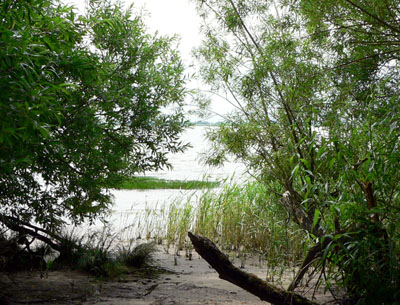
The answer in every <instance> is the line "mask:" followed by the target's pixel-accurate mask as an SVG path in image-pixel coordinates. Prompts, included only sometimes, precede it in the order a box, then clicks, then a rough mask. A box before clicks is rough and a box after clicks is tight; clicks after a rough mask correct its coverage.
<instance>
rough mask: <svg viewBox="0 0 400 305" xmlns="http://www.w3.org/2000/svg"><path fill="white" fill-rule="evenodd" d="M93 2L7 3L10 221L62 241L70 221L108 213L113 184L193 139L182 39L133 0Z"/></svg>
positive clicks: (0, 28)
mask: <svg viewBox="0 0 400 305" xmlns="http://www.w3.org/2000/svg"><path fill="white" fill-rule="evenodd" d="M88 4H89V6H88V9H87V12H86V14H85V15H84V16H78V15H77V14H76V12H75V10H74V9H73V8H71V7H67V6H63V5H61V4H60V3H59V2H58V1H51V0H31V1H13V0H5V1H2V2H1V5H0V20H1V23H0V35H1V42H0V117H1V120H0V212H1V216H0V221H1V222H2V223H3V224H5V225H6V226H8V227H9V228H11V229H12V230H14V231H17V232H19V233H21V234H28V235H29V234H32V235H34V236H36V237H37V238H41V239H42V240H44V241H46V242H49V243H51V244H52V245H53V246H56V244H54V243H52V242H51V239H52V238H50V239H49V234H50V236H52V237H55V236H56V235H55V234H54V233H57V232H58V230H59V229H60V227H61V225H62V224H63V222H65V221H72V222H74V223H80V222H81V221H85V220H89V221H91V220H93V219H95V217H97V216H99V215H102V213H104V212H105V211H107V209H108V207H109V206H110V204H111V202H112V201H111V199H112V198H111V196H110V193H109V191H108V190H107V189H108V188H109V187H111V186H113V185H115V183H118V181H120V180H121V179H122V178H123V177H124V176H127V175H133V174H135V173H138V172H144V171H146V170H150V169H152V170H154V169H158V168H161V167H164V166H168V160H167V152H180V151H183V150H184V149H185V147H186V145H185V144H183V143H181V142H180V140H179V138H180V132H181V131H182V130H183V129H184V128H185V127H186V126H187V121H186V120H185V119H184V113H183V108H182V107H183V100H184V96H185V89H184V83H185V80H184V76H183V66H182V63H181V60H180V57H179V55H178V53H177V52H176V51H175V50H174V48H173V45H174V39H172V38H168V37H158V36H154V35H149V34H147V33H146V27H145V25H144V23H143V20H142V18H141V16H139V15H134V14H133V13H132V10H131V9H129V10H124V9H123V7H122V4H112V3H111V2H110V1H107V0H104V1H103V0H93V1H89V3H88ZM44 232H46V233H47V234H45V233H44ZM41 234H42V235H41ZM53 241H54V240H53Z"/></svg>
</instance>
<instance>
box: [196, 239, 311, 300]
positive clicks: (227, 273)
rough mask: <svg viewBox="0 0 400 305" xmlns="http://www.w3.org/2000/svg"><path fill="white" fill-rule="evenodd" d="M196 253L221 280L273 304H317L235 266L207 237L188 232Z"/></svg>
mask: <svg viewBox="0 0 400 305" xmlns="http://www.w3.org/2000/svg"><path fill="white" fill-rule="evenodd" d="M188 235H189V238H190V240H191V241H192V243H193V246H194V248H195V250H196V251H197V253H199V255H200V256H201V257H202V258H204V259H205V260H206V261H207V262H208V263H209V264H210V265H211V267H213V268H214V269H215V270H216V271H217V272H218V274H219V277H220V278H221V279H223V280H226V281H228V282H231V283H232V284H235V285H237V286H239V287H240V288H243V289H244V290H247V291H248V292H250V293H252V294H254V295H255V296H257V297H259V298H260V299H261V300H263V301H266V302H270V303H271V304H273V305H289V304H290V305H317V303H314V302H312V301H310V300H308V299H306V298H304V297H303V296H301V295H299V294H296V293H294V292H291V291H286V290H283V289H279V288H277V287H274V286H272V285H270V284H268V283H267V282H265V281H263V280H261V279H260V278H258V277H257V276H255V275H254V274H251V273H247V272H244V271H242V270H240V269H239V268H237V267H235V266H234V265H233V264H232V263H231V262H230V261H229V259H228V257H227V256H226V255H225V254H224V253H222V252H221V251H220V250H219V249H218V248H217V246H216V245H215V244H214V243H213V242H212V241H211V240H209V239H208V238H205V237H202V236H200V235H195V234H192V233H191V232H189V233H188Z"/></svg>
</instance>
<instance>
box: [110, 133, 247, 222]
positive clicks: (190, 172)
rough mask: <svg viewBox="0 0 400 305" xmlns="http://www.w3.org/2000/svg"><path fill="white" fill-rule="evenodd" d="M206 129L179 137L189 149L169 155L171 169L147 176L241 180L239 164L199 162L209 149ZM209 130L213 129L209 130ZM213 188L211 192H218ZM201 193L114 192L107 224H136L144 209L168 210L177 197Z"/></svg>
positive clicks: (241, 169)
mask: <svg viewBox="0 0 400 305" xmlns="http://www.w3.org/2000/svg"><path fill="white" fill-rule="evenodd" d="M207 128H210V127H205V126H195V127H193V128H191V129H189V130H187V131H186V132H185V133H184V134H183V135H182V141H184V142H189V143H191V145H192V147H191V148H189V149H188V150H187V151H185V152H184V153H179V154H171V155H170V163H171V164H172V169H171V170H162V171H158V172H149V173H146V176H151V177H157V178H163V179H174V180H202V179H207V180H210V181H215V180H222V179H228V178H231V177H232V176H233V177H237V178H241V177H243V175H244V173H245V167H244V165H243V164H241V163H238V162H227V163H226V164H225V165H224V166H223V167H218V168H214V167H208V166H205V165H204V164H202V163H201V162H200V161H199V154H200V153H201V152H204V151H205V150H207V149H208V148H209V142H208V141H207V139H206V138H205V132H206V130H207ZM211 128H212V127H211ZM218 190H219V189H218V188H217V189H214V190H213V191H216V192H217V191H218ZM201 192H202V191H201V190H198V191H193V190H190V191H187V190H113V191H112V194H113V195H114V206H113V208H112V214H111V215H110V217H109V218H108V221H109V223H110V224H112V225H113V226H114V227H115V228H116V229H121V228H123V227H126V226H129V225H131V223H133V222H135V221H136V222H137V221H138V218H140V217H141V216H139V217H138V215H139V214H140V215H142V214H143V213H142V212H143V211H145V210H146V209H153V210H154V209H159V208H160V207H162V206H164V207H168V205H169V204H170V203H171V202H173V201H174V200H175V199H176V198H181V199H183V200H186V199H185V198H187V197H189V196H191V198H196V195H198V194H200V193H201Z"/></svg>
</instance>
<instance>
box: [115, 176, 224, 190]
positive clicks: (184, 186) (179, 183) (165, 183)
mask: <svg viewBox="0 0 400 305" xmlns="http://www.w3.org/2000/svg"><path fill="white" fill-rule="evenodd" d="M219 185H220V182H218V181H204V180H166V179H160V178H155V177H132V178H127V179H126V180H125V181H123V182H122V183H121V184H120V185H118V186H117V188H118V189H125V190H156V189H181V190H197V189H208V188H215V187H218V186H219Z"/></svg>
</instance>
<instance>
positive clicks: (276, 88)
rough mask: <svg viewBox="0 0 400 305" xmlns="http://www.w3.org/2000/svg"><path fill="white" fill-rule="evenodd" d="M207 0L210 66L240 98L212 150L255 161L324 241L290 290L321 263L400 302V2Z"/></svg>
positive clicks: (292, 213) (348, 283) (201, 55)
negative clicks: (399, 67) (306, 273)
mask: <svg viewBox="0 0 400 305" xmlns="http://www.w3.org/2000/svg"><path fill="white" fill-rule="evenodd" d="M197 3H198V9H199V12H200V14H201V16H203V18H204V20H205V21H204V33H205V34H206V36H207V40H206V41H205V42H204V43H203V46H202V47H201V48H199V49H198V50H197V57H198V59H199V61H200V62H201V70H200V74H201V76H202V79H203V80H204V81H205V82H206V83H207V84H209V85H210V86H211V88H212V90H214V91H215V92H217V93H218V94H219V95H221V94H222V95H225V96H226V97H227V99H229V100H230V101H231V102H232V104H233V105H234V106H235V107H236V111H234V112H232V113H231V114H230V115H229V117H228V119H227V120H226V122H225V123H224V124H222V125H221V126H220V127H219V128H218V129H216V130H215V131H212V132H210V133H209V138H210V139H211V140H212V141H213V143H214V145H213V149H212V150H210V152H209V154H208V156H207V160H208V162H209V163H211V164H218V163H221V162H223V161H224V160H225V158H226V155H227V154H231V155H234V156H235V157H236V158H238V159H240V160H242V161H244V162H245V163H246V164H247V166H248V168H249V169H250V170H252V171H253V172H254V173H255V176H256V177H257V178H258V179H259V180H260V181H262V182H263V183H265V185H266V186H270V185H273V187H272V188H271V193H276V189H277V188H278V189H280V194H277V195H276V201H275V203H273V204H280V205H282V206H284V207H285V208H286V209H287V211H288V215H289V217H290V219H291V220H292V221H294V222H295V223H297V224H298V225H299V227H300V228H302V229H303V230H305V231H306V232H308V234H309V236H310V239H311V240H312V241H313V242H314V246H312V247H311V248H310V249H309V252H308V254H307V256H306V257H305V261H304V263H303V266H302V267H301V270H300V272H299V273H298V275H297V279H296V280H295V281H294V282H293V283H292V285H290V287H289V289H290V290H293V289H295V287H296V285H297V283H298V280H299V279H300V278H301V277H302V276H303V275H304V272H305V271H306V270H307V268H308V266H310V265H311V263H313V262H314V265H316V266H318V268H319V270H320V272H321V275H324V276H325V277H326V283H327V285H328V286H327V288H328V289H329V288H330V286H329V283H334V284H336V285H340V286H341V287H343V288H344V289H346V292H347V298H348V301H349V300H350V301H351V302H353V303H357V302H358V303H359V304H377V303H380V304H381V303H385V304H389V303H394V302H395V301H396V300H397V299H398V298H399V295H398V291H399V289H398V287H399V281H398V279H399V271H400V262H399V254H400V248H399V237H400V236H399V223H398V221H397V220H396V219H398V217H399V211H400V209H399V207H400V201H399V200H398V194H399V191H400V189H399V183H398V181H399V178H400V176H399V175H400V172H399V171H398V162H399V160H400V155H399V147H398V139H399V136H400V134H399V133H400V128H399V127H400V126H399V117H400V116H399V115H400V112H399V106H398V105H399V94H398V90H397V88H398V86H399V78H398V64H399V55H400V49H399V48H398V42H399V39H398V37H399V33H400V32H399V29H400V24H399V21H398V20H399V12H400V7H399V3H398V2H397V1H368V3H366V2H365V1H356V0H354V1H350V0H343V1H308V0H304V1H256V0H254V1H240V0H237V1H235V0H226V1H212V0H209V1H197ZM266 204H268V203H266ZM269 204H271V203H269ZM328 267H333V268H331V270H333V271H332V272H331V273H329V272H328V271H327V270H328V269H329V268H328Z"/></svg>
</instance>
